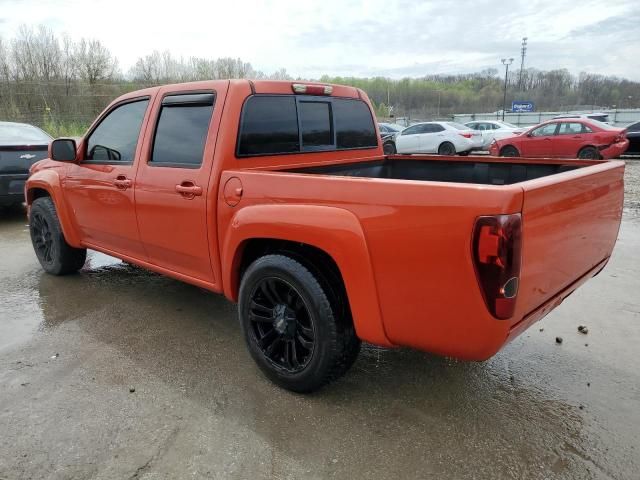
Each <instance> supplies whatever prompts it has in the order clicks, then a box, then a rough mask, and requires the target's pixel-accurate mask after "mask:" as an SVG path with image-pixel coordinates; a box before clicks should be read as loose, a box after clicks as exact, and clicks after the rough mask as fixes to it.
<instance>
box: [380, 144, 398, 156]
mask: <svg viewBox="0 0 640 480" xmlns="http://www.w3.org/2000/svg"><path fill="white" fill-rule="evenodd" d="M382 151H383V152H384V154H385V155H395V154H396V153H397V150H396V144H395V143H393V142H385V143H384V144H383V145H382Z"/></svg>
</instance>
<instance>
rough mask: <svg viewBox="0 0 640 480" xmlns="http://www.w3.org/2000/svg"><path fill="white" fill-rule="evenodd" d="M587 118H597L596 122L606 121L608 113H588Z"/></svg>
mask: <svg viewBox="0 0 640 480" xmlns="http://www.w3.org/2000/svg"><path fill="white" fill-rule="evenodd" d="M588 118H590V119H591V120H597V121H598V122H608V121H609V115H589V116H588Z"/></svg>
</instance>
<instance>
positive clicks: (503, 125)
mask: <svg viewBox="0 0 640 480" xmlns="http://www.w3.org/2000/svg"><path fill="white" fill-rule="evenodd" d="M465 125H466V126H467V127H469V128H470V129H472V130H478V131H480V133H481V134H482V150H488V149H489V145H491V142H493V139H494V138H495V139H500V138H507V137H512V136H514V135H520V134H521V133H522V132H524V131H525V130H526V128H525V127H517V126H515V125H513V124H511V123H508V122H502V121H500V120H477V121H473V122H467V123H465Z"/></svg>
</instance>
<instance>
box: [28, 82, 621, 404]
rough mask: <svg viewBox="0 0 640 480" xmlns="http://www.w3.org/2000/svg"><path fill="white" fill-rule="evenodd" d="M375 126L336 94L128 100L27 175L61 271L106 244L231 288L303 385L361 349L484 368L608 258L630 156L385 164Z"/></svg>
mask: <svg viewBox="0 0 640 480" xmlns="http://www.w3.org/2000/svg"><path fill="white" fill-rule="evenodd" d="M373 118H374V117H373V111H372V108H371V105H370V103H369V100H368V98H367V96H366V94H365V93H364V92H363V91H362V90H359V89H356V88H354V87H347V86H339V85H322V84H313V83H309V84H307V83H305V84H300V83H292V82H273V81H253V82H252V81H249V80H231V81H230V80H218V81H203V82H194V83H187V84H179V85H168V86H162V87H151V88H147V89H145V90H141V91H138V92H130V93H127V94H125V95H123V96H122V97H120V98H118V99H116V100H115V101H114V102H113V103H111V104H110V105H109V106H108V107H107V108H106V110H105V111H104V112H103V113H102V114H101V115H100V116H99V117H98V119H97V120H96V121H95V122H94V123H93V125H92V126H91V127H90V128H89V130H88V132H87V134H86V135H85V136H84V138H83V139H82V140H81V141H80V143H79V145H76V142H75V141H74V140H73V139H58V140H54V141H53V142H52V143H51V146H50V155H51V159H47V160H42V161H40V162H38V163H36V164H35V165H34V166H33V167H32V168H31V176H30V177H29V180H28V181H27V185H26V191H27V201H28V215H29V229H30V232H31V240H32V243H33V248H34V250H35V254H36V256H37V258H38V260H39V262H40V264H41V265H42V268H43V269H44V270H45V271H46V272H48V273H50V274H53V275H63V274H67V273H72V272H75V271H77V270H79V269H80V268H82V266H83V264H84V262H85V258H86V253H87V250H86V249H93V250H98V251H101V252H104V253H107V254H109V255H112V256H115V257H118V258H121V259H123V260H125V261H126V262H129V263H132V264H136V265H139V266H141V267H144V268H148V269H150V270H153V271H155V272H158V273H162V274H165V275H168V276H170V277H173V278H176V279H179V280H182V281H185V282H188V283H191V284H193V285H197V286H199V287H201V288H205V289H208V290H211V291H213V292H219V293H224V295H225V296H226V297H227V298H229V299H230V300H231V301H234V302H238V303H239V306H238V309H239V323H240V326H241V328H242V331H243V335H244V339H245V342H246V344H247V347H248V350H249V352H250V354H251V356H252V357H253V359H254V360H255V361H256V363H257V364H258V366H259V367H260V368H261V369H262V371H263V372H264V373H265V374H266V375H267V376H268V377H269V378H270V379H271V380H273V381H274V382H275V383H277V384H278V385H280V386H282V387H284V388H288V389H291V390H294V391H299V392H308V391H312V390H315V389H317V388H319V387H321V386H322V385H324V384H326V383H327V382H329V381H332V380H334V379H336V378H338V377H339V376H341V375H342V374H344V373H345V372H346V371H347V370H348V369H349V367H350V366H351V365H352V364H353V362H354V361H355V359H356V357H357V355H358V351H359V349H360V341H361V340H362V341H367V342H369V343H372V344H375V345H382V346H386V347H393V346H407V347H413V348H417V349H420V350H424V351H430V352H434V353H437V354H440V355H446V356H450V357H457V358H461V359H466V360H484V359H487V358H489V357H491V356H492V355H494V354H495V353H496V352H497V351H498V350H499V349H500V348H501V347H502V346H503V345H505V344H506V343H507V342H509V341H510V340H512V339H513V338H514V337H516V336H517V335H519V334H520V333H522V332H523V331H524V330H525V329H526V328H527V327H529V326H530V325H532V324H533V323H534V322H536V321H537V320H539V319H541V318H542V317H544V316H545V315H546V314H547V313H549V312H550V311H551V310H553V308H555V307H556V306H558V305H559V304H560V303H561V302H562V300H563V299H564V298H565V297H567V296H568V295H570V294H571V293H572V292H573V291H574V290H575V289H576V288H577V287H578V286H579V285H581V284H582V283H583V282H585V281H586V280H588V279H589V278H591V277H592V276H593V275H595V274H597V273H598V272H599V271H600V270H601V269H602V268H603V267H604V266H605V264H606V263H607V261H608V259H609V256H610V255H611V251H612V249H613V247H614V244H615V241H616V237H617V234H618V228H619V225H620V220H621V215H622V201H623V191H624V186H623V175H624V162H608V163H605V164H602V163H601V162H588V161H585V162H581V163H580V164H579V165H576V164H575V162H570V161H560V160H556V161H554V160H549V161H547V162H545V163H544V164H541V163H540V162H537V161H533V160H531V161H528V160H527V159H521V160H519V161H517V162H511V163H509V162H508V161H504V160H498V159H495V158H492V157H487V158H482V159H480V160H478V159H466V158H450V157H449V158H447V157H438V156H412V157H406V158H398V157H394V158H393V159H389V158H387V157H385V155H384V154H383V152H382V145H381V142H380V138H379V136H378V135H377V133H376V128H375V124H374V120H373ZM454 128H455V127H454ZM460 131H463V130H460ZM462 138H466V137H462ZM558 173H562V175H557V174H558ZM576 192H578V194H576ZM568 224H570V225H571V232H570V233H571V234H570V235H569V234H567V225H568ZM523 242H524V243H523ZM550 245H553V248H550V247H549V246H550ZM131 288H132V289H133V290H135V285H132V287H131ZM81 290H82V289H81V287H80V288H78V295H82V292H81ZM132 294H133V293H132ZM140 301H141V302H144V301H145V299H144V298H143V297H142V296H141V298H140ZM129 321H132V322H135V321H137V317H136V315H135V312H131V315H130V318H129Z"/></svg>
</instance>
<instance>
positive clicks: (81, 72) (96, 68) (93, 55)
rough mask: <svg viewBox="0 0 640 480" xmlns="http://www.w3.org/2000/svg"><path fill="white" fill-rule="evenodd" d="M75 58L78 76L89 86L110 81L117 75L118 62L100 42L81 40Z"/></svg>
mask: <svg viewBox="0 0 640 480" xmlns="http://www.w3.org/2000/svg"><path fill="white" fill-rule="evenodd" d="M74 57H75V65H76V68H77V71H78V76H79V77H80V79H81V80H83V81H85V82H87V83H88V84H89V85H95V84H96V83H98V82H99V81H102V80H110V79H112V78H113V77H114V76H115V75H116V73H117V68H118V62H117V60H116V59H115V58H114V57H113V56H112V55H111V52H109V50H108V49H107V47H105V46H104V45H103V44H102V43H101V42H100V41H99V40H86V39H84V38H83V39H81V40H80V41H79V42H78V43H77V45H76V49H75V55H74Z"/></svg>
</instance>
